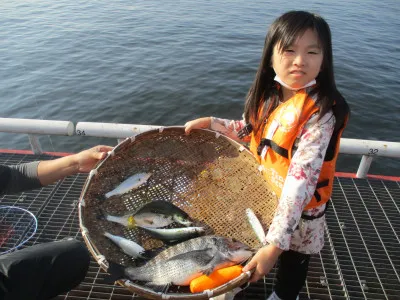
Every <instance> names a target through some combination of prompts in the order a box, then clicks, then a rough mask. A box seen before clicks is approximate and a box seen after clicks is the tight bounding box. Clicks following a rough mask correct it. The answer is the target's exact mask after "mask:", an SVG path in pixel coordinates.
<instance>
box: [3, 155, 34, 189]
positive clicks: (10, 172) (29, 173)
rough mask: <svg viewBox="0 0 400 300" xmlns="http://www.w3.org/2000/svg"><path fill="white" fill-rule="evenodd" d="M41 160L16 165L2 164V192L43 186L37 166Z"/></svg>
mask: <svg viewBox="0 0 400 300" xmlns="http://www.w3.org/2000/svg"><path fill="white" fill-rule="evenodd" d="M38 165H39V162H38V161H35V162H31V163H25V164H19V165H15V166H4V165H0V194H11V193H18V192H22V191H25V190H32V189H36V188H40V187H42V185H41V183H40V181H39V178H38V175H37V168H38Z"/></svg>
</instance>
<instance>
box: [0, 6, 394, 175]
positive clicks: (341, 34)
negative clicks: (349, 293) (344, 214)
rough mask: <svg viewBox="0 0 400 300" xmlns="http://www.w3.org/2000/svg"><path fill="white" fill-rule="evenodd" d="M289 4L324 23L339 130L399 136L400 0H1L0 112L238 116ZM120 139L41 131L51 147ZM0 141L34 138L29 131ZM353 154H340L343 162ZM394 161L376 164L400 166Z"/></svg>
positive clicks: (159, 121)
mask: <svg viewBox="0 0 400 300" xmlns="http://www.w3.org/2000/svg"><path fill="white" fill-rule="evenodd" d="M291 9H305V10H311V11H313V12H317V13H319V14H321V15H322V16H323V17H325V18H326V20H327V21H328V23H329V24H330V26H331V29H332V34H333V45H334V59H335V74H336V80H337V85H338V87H339V89H340V91H341V92H342V93H343V95H344V96H345V97H346V98H347V100H348V102H349V104H350V106H351V109H352V117H351V120H350V123H349V125H348V128H347V130H346V131H345V134H344V137H348V138H359V139H375V140H387V141H397V142H400V133H399V123H400V122H399V121H400V117H399V114H400V89H399V87H400V76H399V75H400V72H399V71H400V55H399V54H400V36H399V34H398V32H399V30H400V19H399V15H400V3H399V2H398V0H383V1H375V0H363V1H356V3H349V1H347V0H339V1H322V0H320V1H311V0H303V1H245V0H243V1H233V0H229V1H228V0H226V1H223V0H217V1H205V0H198V1H188V0H183V1H169V0H158V1H148V0H147V1H144V0H142V1H126V0H116V1H105V0H91V1H82V0H76V1H65V0H59V1H49V0H43V1H34V0H29V1H28V0H25V1H22V0H14V1H1V2H0V24H1V30H0V117H14V118H38V119H50V120H70V121H73V122H78V121H93V122H120V123H135V124H154V125H181V124H184V123H185V122H186V121H187V120H191V119H193V118H197V117H200V116H209V115H214V116H220V117H226V118H232V119H238V118H240V117H241V114H242V110H243V103H244V97H245V95H246V92H247V90H248V88H249V86H250V83H251V81H252V79H253V77H254V75H255V70H256V68H257V65H258V63H259V60H260V55H261V51H262V47H263V43H264V38H265V34H266V32H267V29H268V26H269V25H270V24H271V22H272V21H273V20H274V19H275V18H276V17H277V16H279V15H280V14H282V13H283V12H285V11H287V10H291ZM115 142H116V141H115V140H108V139H103V140H101V139H95V138H88V139H85V138H81V137H51V138H50V137H48V136H45V137H42V138H41V143H42V146H43V148H44V149H45V150H48V151H79V150H81V149H83V148H86V147H89V146H91V145H95V144H97V143H107V144H111V145H113V144H115ZM0 148H16V149H29V145H28V144H27V136H26V135H10V134H2V135H0ZM358 162H359V160H358V159H354V158H350V157H347V156H343V157H341V158H340V160H339V170H341V171H352V172H355V171H356V168H357V165H358ZM399 170H400V160H394V159H377V160H376V161H375V162H374V163H373V165H372V170H371V172H372V173H384V174H388V175H397V176H399V175H400V171H399Z"/></svg>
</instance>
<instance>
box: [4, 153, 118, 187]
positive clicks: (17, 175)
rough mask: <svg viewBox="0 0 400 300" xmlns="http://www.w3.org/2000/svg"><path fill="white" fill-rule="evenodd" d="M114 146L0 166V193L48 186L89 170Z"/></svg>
mask: <svg viewBox="0 0 400 300" xmlns="http://www.w3.org/2000/svg"><path fill="white" fill-rule="evenodd" d="M111 149H112V147H109V146H96V147H93V148H91V149H88V150H84V151H81V152H79V153H77V154H73V155H69V156H65V157H61V158H57V159H53V160H45V161H40V162H39V161H37V162H33V163H27V164H19V165H16V166H0V193H1V194H5V193H17V192H22V191H25V190H29V189H34V188H39V187H42V186H46V185H49V184H52V183H54V182H56V181H57V180H60V179H62V178H64V177H66V176H69V175H74V174H77V173H87V172H89V171H90V170H91V169H92V168H93V167H94V166H95V165H96V163H97V162H98V161H99V160H100V159H103V158H104V157H105V156H106V153H107V151H110V150H111Z"/></svg>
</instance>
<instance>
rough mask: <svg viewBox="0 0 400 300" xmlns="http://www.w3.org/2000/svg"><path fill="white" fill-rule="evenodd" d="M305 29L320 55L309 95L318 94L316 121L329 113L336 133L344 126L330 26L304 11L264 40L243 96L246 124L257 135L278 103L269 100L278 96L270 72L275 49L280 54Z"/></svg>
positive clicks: (279, 23) (345, 109) (277, 24)
mask: <svg viewBox="0 0 400 300" xmlns="http://www.w3.org/2000/svg"><path fill="white" fill-rule="evenodd" d="M307 29H312V30H315V32H316V33H317V35H318V38H319V42H320V44H321V47H322V51H323V61H322V66H321V71H320V73H319V74H318V76H317V78H316V81H317V84H316V86H315V88H314V89H313V90H312V91H311V94H312V95H314V94H317V96H318V97H317V102H316V104H317V105H318V107H319V118H321V117H322V116H323V115H325V113H327V112H328V110H329V109H332V110H333V113H334V115H335V118H336V124H335V131H338V130H339V129H341V128H342V127H343V126H344V122H345V119H346V116H348V115H349V113H350V108H349V106H348V105H347V102H346V100H345V99H344V97H343V96H342V95H341V94H340V92H339V91H338V90H337V88H336V83H335V78H334V74H333V56H332V39H331V31H330V28H329V25H328V23H326V21H325V20H324V19H323V18H322V17H320V16H318V15H315V14H312V13H309V12H306V11H289V12H287V13H285V14H283V15H282V16H280V17H279V18H278V19H276V20H275V21H274V23H273V24H272V25H271V27H270V29H269V31H268V33H267V36H266V38H265V44H264V49H263V53H262V57H261V63H260V65H259V67H258V70H257V73H256V76H255V78H254V81H253V84H252V85H251V87H250V89H249V92H248V93H247V96H246V103H245V109H244V117H245V121H246V122H247V123H251V124H252V125H253V130H255V131H256V132H257V131H258V130H259V129H260V127H261V125H262V123H263V121H264V120H265V119H266V118H268V116H269V115H270V114H271V112H272V110H273V109H274V108H275V107H276V106H277V105H278V102H279V99H278V97H271V96H272V95H273V94H274V93H277V89H276V83H275V81H274V77H275V75H276V74H275V71H274V69H273V68H272V54H273V49H274V46H275V45H276V44H277V43H279V48H280V50H284V49H286V48H288V47H290V46H291V45H292V44H293V43H294V42H295V40H296V39H297V38H298V37H299V36H301V35H302V34H304V32H305V31H306V30H307ZM260 113H261V114H262V117H261V118H260V117H259V114H260Z"/></svg>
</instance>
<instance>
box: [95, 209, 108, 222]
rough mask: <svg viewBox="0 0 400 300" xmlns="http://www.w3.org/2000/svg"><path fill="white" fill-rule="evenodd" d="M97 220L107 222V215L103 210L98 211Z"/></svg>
mask: <svg viewBox="0 0 400 300" xmlns="http://www.w3.org/2000/svg"><path fill="white" fill-rule="evenodd" d="M96 219H97V220H107V214H106V213H105V212H104V210H102V209H101V208H99V209H98V211H97V214H96Z"/></svg>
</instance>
